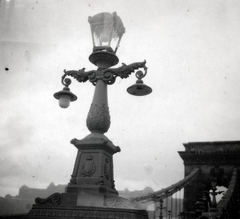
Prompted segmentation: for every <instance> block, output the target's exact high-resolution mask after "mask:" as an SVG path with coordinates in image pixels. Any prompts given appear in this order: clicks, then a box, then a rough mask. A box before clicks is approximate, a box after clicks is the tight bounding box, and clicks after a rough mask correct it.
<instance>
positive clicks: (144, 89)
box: [127, 79, 152, 96]
mask: <svg viewBox="0 0 240 219" xmlns="http://www.w3.org/2000/svg"><path fill="white" fill-rule="evenodd" d="M127 92H128V93H129V94H131V95H134V96H145V95H148V94H150V93H152V88H151V87H149V86H147V85H146V84H144V83H143V80H141V79H138V80H137V81H136V84H133V85H132V86H130V87H129V88H128V89H127Z"/></svg>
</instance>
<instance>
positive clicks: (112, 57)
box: [29, 13, 152, 219]
mask: <svg viewBox="0 0 240 219" xmlns="http://www.w3.org/2000/svg"><path fill="white" fill-rule="evenodd" d="M88 21H89V23H90V26H91V33H92V41H93V52H92V54H91V55H90V57H89V60H90V62H92V63H93V64H94V65H96V66H97V70H91V71H85V68H83V69H81V70H70V71H66V70H64V74H63V76H62V79H61V80H62V84H63V85H64V88H63V90H61V91H59V92H57V93H55V94H54V97H55V98H56V99H58V100H59V105H60V107H62V108H67V107H68V106H69V104H70V102H72V101H75V100H77V97H76V95H74V94H73V93H72V92H71V91H70V89H69V85H70V84H71V79H70V78H69V77H73V78H74V79H76V80H77V81H78V82H86V81H89V82H91V83H92V84H93V85H94V86H95V92H94V96H93V100H92V104H91V107H90V110H89V113H88V116H87V121H86V125H87V127H88V129H89V131H90V134H89V135H88V136H86V137H85V138H83V139H81V140H78V139H73V140H71V143H72V144H73V145H74V146H75V147H76V148H77V149H78V152H77V157H76V161H75V165H74V168H73V173H72V176H71V179H70V182H69V184H68V185H67V187H66V189H65V193H62V194H59V193H55V194H53V195H51V196H50V197H48V198H46V199H42V198H37V199H36V204H35V205H33V208H32V210H31V211H30V212H29V217H30V218H45V216H47V217H48V218H49V217H50V216H49V215H51V216H52V217H54V218H56V217H59V216H61V218H69V217H71V218H73V217H74V218H116V217H117V218H126V217H127V218H141V219H146V218H147V214H146V211H145V210H139V209H145V207H143V206H142V205H141V204H140V203H138V202H136V201H132V200H128V199H124V198H122V197H119V196H118V192H117V190H116V189H115V185H114V177H113V154H115V153H117V152H120V148H119V147H118V146H115V145H114V144H113V143H112V142H111V141H110V140H109V139H108V138H107V137H106V136H105V135H104V133H106V132H107V131H108V129H109V127H110V114H109V109H108V98H107V87H108V85H112V84H114V82H115V80H116V78H117V77H120V78H127V77H129V75H131V74H132V73H133V72H134V71H135V70H137V69H139V68H142V69H143V70H144V72H142V71H137V72H136V77H137V78H138V80H137V82H136V84H134V85H133V86H131V87H130V88H128V92H129V93H130V94H132V95H136V96H142V95H147V94H149V93H151V92H152V89H151V88H150V87H148V86H147V85H145V84H143V81H142V78H143V77H145V75H146V74H147V67H146V61H143V62H136V63H133V64H130V65H126V64H123V65H122V66H121V67H118V68H111V67H112V66H114V65H116V64H117V63H118V61H119V60H118V57H117V56H116V52H117V49H118V47H119V43H120V41H121V38H122V36H123V34H124V33H125V28H124V26H123V23H122V21H121V19H120V17H119V16H117V14H116V13H113V14H110V13H100V14H97V15H95V16H93V17H89V19H88ZM110 207H114V210H113V209H112V208H110ZM126 209H128V210H126Z"/></svg>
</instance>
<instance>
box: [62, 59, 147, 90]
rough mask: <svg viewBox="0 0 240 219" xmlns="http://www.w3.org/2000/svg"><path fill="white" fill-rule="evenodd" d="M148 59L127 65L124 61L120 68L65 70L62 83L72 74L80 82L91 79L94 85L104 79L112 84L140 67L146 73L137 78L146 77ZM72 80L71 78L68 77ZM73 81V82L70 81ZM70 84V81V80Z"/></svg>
mask: <svg viewBox="0 0 240 219" xmlns="http://www.w3.org/2000/svg"><path fill="white" fill-rule="evenodd" d="M145 64H146V61H143V62H135V63H132V64H130V65H126V64H124V63H122V66H121V67H118V68H107V69H98V70H91V71H85V68H82V69H81V70H78V71H77V70H69V71H66V70H64V75H63V76H62V84H63V85H64V86H66V83H65V82H66V77H67V76H71V77H73V78H74V79H76V80H77V81H78V82H86V81H88V80H89V81H90V82H91V83H92V84H93V85H96V83H97V81H98V80H103V81H104V82H106V83H107V84H109V85H111V84H114V83H115V81H116V78H117V77H120V78H122V79H123V78H127V77H129V75H130V74H132V73H133V72H134V71H135V70H137V69H139V68H143V69H144V71H145V73H142V74H141V75H136V76H137V78H139V77H140V78H143V77H145V75H146V73H147V67H146V65H145ZM68 80H70V79H68ZM70 83H71V82H70ZM68 85H69V81H68Z"/></svg>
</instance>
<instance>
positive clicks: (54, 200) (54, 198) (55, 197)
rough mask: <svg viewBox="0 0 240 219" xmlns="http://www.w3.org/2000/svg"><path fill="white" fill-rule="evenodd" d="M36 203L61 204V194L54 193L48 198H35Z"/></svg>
mask: <svg viewBox="0 0 240 219" xmlns="http://www.w3.org/2000/svg"><path fill="white" fill-rule="evenodd" d="M35 203H36V204H44V205H60V204H61V194H60V193H54V194H52V195H50V196H49V197H48V198H39V197H38V198H36V199H35Z"/></svg>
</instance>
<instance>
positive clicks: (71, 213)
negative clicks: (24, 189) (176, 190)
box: [26, 205, 148, 219]
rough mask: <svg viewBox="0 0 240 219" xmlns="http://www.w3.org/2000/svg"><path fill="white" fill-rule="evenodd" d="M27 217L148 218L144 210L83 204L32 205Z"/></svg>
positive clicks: (62, 218) (57, 218)
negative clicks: (85, 205)
mask: <svg viewBox="0 0 240 219" xmlns="http://www.w3.org/2000/svg"><path fill="white" fill-rule="evenodd" d="M26 218H28V219H34V218H38V219H46V218H51V219H66V218H68V219H69V218H71V219H148V215H147V212H146V211H145V210H132V209H120V208H100V207H83V206H48V205H43V206H40V205H33V207H32V210H31V211H30V212H29V213H28V215H27V217H26Z"/></svg>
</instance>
